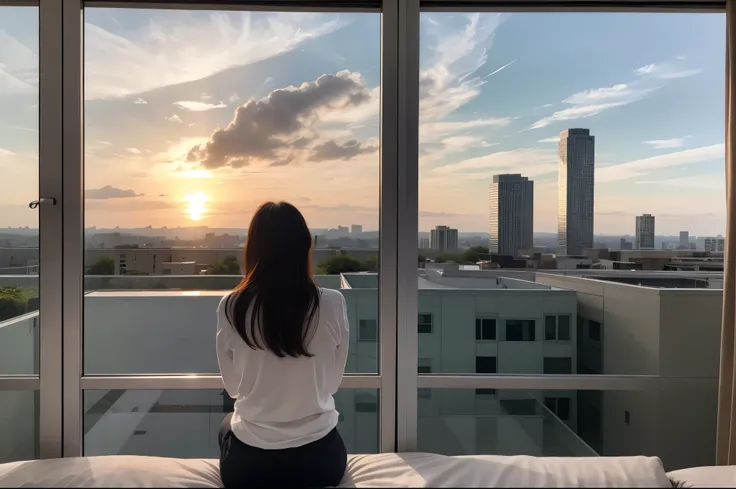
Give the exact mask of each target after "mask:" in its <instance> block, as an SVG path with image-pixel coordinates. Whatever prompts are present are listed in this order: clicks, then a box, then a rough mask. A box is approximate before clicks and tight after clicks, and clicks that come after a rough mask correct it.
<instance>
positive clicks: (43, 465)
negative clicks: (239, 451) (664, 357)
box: [0, 453, 671, 487]
mask: <svg viewBox="0 0 736 489" xmlns="http://www.w3.org/2000/svg"><path fill="white" fill-rule="evenodd" d="M221 484H222V483H221V482H220V477H219V472H218V462H217V460H207V459H175V458H161V457H141V456H130V455H114V456H105V457H81V458H65V459H49V460H32V461H25V462H12V463H7V464H0V487H19V486H23V487H113V486H114V487H222V485H221ZM340 487H671V484H670V481H669V479H668V478H667V475H666V474H665V472H664V469H663V467H662V462H661V461H660V460H659V459H658V458H656V457H610V458H607V457H596V458H542V457H540V458H538V457H528V456H515V457H502V456H493V455H476V456H463V457H448V456H443V455H435V454H428V453H383V454H375V455H351V456H350V457H349V459H348V468H347V471H346V474H345V477H344V479H343V481H342V482H341V484H340Z"/></svg>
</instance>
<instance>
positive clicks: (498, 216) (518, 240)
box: [488, 174, 534, 256]
mask: <svg viewBox="0 0 736 489" xmlns="http://www.w3.org/2000/svg"><path fill="white" fill-rule="evenodd" d="M488 195H489V197H488V227H489V229H488V234H489V238H488V248H489V250H490V252H491V253H494V254H499V255H512V256H516V254H517V252H518V251H519V250H520V249H523V248H532V247H533V246H534V182H533V181H531V180H529V179H528V178H527V177H522V176H521V175H520V174H506V175H494V176H493V183H491V184H490V186H489V192H488Z"/></svg>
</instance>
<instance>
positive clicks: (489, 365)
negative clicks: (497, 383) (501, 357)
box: [475, 357, 498, 396]
mask: <svg viewBox="0 0 736 489" xmlns="http://www.w3.org/2000/svg"><path fill="white" fill-rule="evenodd" d="M475 373H476V374H495V373H498V365H497V361H496V357H475ZM495 394H496V389H475V395H477V396H478V395H481V396H493V395H495Z"/></svg>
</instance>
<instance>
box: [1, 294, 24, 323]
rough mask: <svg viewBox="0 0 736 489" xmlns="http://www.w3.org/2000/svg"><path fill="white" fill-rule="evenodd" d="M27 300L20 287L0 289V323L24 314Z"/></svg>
mask: <svg viewBox="0 0 736 489" xmlns="http://www.w3.org/2000/svg"><path fill="white" fill-rule="evenodd" d="M26 306H27V300H26V298H25V295H24V293H23V289H21V288H20V287H0V321H4V320H6V319H10V318H14V317H16V316H20V315H21V314H25V313H26Z"/></svg>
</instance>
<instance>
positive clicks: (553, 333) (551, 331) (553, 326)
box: [544, 316, 557, 340]
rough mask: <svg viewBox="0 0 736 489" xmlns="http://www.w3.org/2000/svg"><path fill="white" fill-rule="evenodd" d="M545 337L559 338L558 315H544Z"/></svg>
mask: <svg viewBox="0 0 736 489" xmlns="http://www.w3.org/2000/svg"><path fill="white" fill-rule="evenodd" d="M544 339H545V340H556V339H557V317H555V316H545V317H544Z"/></svg>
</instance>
